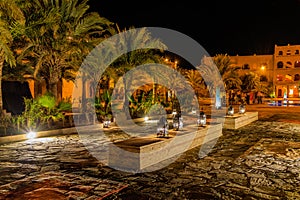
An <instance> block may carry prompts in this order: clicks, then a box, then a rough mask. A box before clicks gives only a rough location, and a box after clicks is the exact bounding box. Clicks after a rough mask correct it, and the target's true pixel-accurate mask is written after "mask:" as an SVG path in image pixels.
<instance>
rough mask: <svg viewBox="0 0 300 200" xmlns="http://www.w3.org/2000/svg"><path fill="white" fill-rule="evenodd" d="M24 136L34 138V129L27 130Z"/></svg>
mask: <svg viewBox="0 0 300 200" xmlns="http://www.w3.org/2000/svg"><path fill="white" fill-rule="evenodd" d="M26 138H27V139H33V138H36V132H34V131H29V132H28V133H27V134H26Z"/></svg>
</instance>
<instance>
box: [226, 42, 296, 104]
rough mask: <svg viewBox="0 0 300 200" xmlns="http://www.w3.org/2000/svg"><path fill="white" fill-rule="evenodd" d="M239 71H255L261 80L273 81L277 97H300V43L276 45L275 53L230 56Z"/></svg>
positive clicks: (291, 98) (242, 72)
mask: <svg viewBox="0 0 300 200" xmlns="http://www.w3.org/2000/svg"><path fill="white" fill-rule="evenodd" d="M230 58H231V60H232V62H233V64H234V65H236V66H239V67H240V70H239V73H241V74H244V73H249V72H253V73H256V74H258V75H259V76H260V80H261V81H267V82H270V83H272V85H273V92H274V94H273V95H275V97H277V98H281V99H282V98H289V99H290V100H293V99H297V98H299V97H300V93H299V89H300V45H289V44H288V45H286V46H278V45H275V47H274V54H273V55H256V54H254V55H248V56H239V55H237V56H230Z"/></svg>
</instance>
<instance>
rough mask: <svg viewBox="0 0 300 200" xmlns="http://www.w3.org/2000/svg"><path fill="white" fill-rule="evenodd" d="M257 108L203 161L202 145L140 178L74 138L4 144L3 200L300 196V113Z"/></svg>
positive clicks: (0, 156) (0, 155)
mask: <svg viewBox="0 0 300 200" xmlns="http://www.w3.org/2000/svg"><path fill="white" fill-rule="evenodd" d="M257 109H258V110H259V113H260V115H259V117H260V119H259V120H258V121H256V122H253V123H251V124H249V125H247V126H244V127H242V128H239V129H237V130H225V129H224V130H223V136H221V137H220V138H219V139H218V140H217V141H216V142H217V143H216V144H215V145H214V142H211V143H208V144H207V145H212V147H213V148H212V151H211V152H208V155H207V156H205V157H204V158H199V149H200V147H197V148H194V149H192V150H189V151H187V152H185V153H184V154H183V155H182V156H181V157H180V158H179V159H178V160H176V161H175V162H173V163H172V164H170V165H168V166H167V167H164V168H162V169H160V170H157V171H153V172H147V173H140V174H134V173H128V172H122V171H118V170H115V169H112V168H110V167H108V166H106V165H105V164H103V163H102V162H100V161H98V160H97V159H95V158H94V157H93V156H92V155H91V154H90V153H89V152H88V151H87V149H86V148H85V146H84V145H83V144H82V143H81V140H80V137H79V136H78V135H77V134H73V135H68V136H59V137H51V138H39V139H34V140H31V141H24V142H16V143H11V144H6V145H1V146H0V174H1V176H0V194H1V195H0V196H1V197H0V199H24V200H26V199H300V123H297V122H299V121H300V111H299V109H295V108H292V109H289V108H278V109H277V108H276V109H277V110H276V109H275V108H272V109H271V110H270V109H269V107H263V106H261V107H254V106H253V107H251V106H249V107H248V110H257ZM270 111H272V112H270ZM297 119H299V120H298V121H297ZM107 135H109V136H110V138H113V139H114V140H122V139H125V138H127V137H128V135H126V134H124V133H122V132H121V131H116V130H113V131H111V132H108V133H107ZM100 141H101V140H100Z"/></svg>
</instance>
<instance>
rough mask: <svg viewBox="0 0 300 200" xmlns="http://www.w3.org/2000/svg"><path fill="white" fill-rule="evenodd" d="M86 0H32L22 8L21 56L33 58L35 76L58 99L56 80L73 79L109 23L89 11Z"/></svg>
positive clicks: (101, 37)
mask: <svg viewBox="0 0 300 200" xmlns="http://www.w3.org/2000/svg"><path fill="white" fill-rule="evenodd" d="M87 2H88V0H83V1H79V0H62V1H56V0H34V1H33V2H32V4H30V5H27V7H26V9H25V13H26V17H27V18H28V22H27V24H26V26H27V29H26V36H27V40H28V41H29V43H28V46H27V47H26V48H25V49H24V50H23V54H22V58H23V59H24V58H27V59H29V60H31V61H32V64H33V66H34V74H33V75H34V78H35V79H45V81H46V85H47V90H48V91H50V92H51V93H52V94H53V95H54V96H55V97H56V99H58V100H59V97H60V96H59V95H60V94H58V92H57V91H58V88H57V86H58V83H59V82H60V81H61V80H62V78H65V79H70V80H74V79H75V76H76V71H77V70H78V68H79V67H80V64H81V62H82V61H83V59H84V57H85V56H86V55H87V54H88V53H89V51H90V50H91V49H92V48H93V47H95V46H96V45H97V44H98V43H99V42H100V41H101V40H102V39H103V37H104V35H105V34H106V32H107V28H108V27H109V26H110V25H111V24H112V23H111V22H110V21H109V20H107V19H106V18H103V17H100V15H99V14H98V13H96V12H90V13H89V12H88V9H89V6H88V4H87Z"/></svg>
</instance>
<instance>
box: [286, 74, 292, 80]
mask: <svg viewBox="0 0 300 200" xmlns="http://www.w3.org/2000/svg"><path fill="white" fill-rule="evenodd" d="M285 80H286V81H293V76H292V75H290V74H286V75H285Z"/></svg>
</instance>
